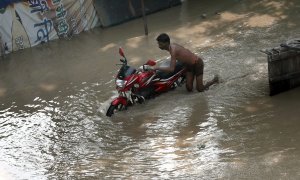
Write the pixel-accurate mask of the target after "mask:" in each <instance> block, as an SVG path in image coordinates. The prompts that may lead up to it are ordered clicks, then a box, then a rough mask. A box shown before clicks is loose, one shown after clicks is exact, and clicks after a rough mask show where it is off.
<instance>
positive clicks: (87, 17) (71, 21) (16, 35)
mask: <svg viewBox="0 0 300 180" xmlns="http://www.w3.org/2000/svg"><path fill="white" fill-rule="evenodd" d="M6 2H8V3H6V4H0V5H1V6H0V7H1V9H0V55H3V54H4V53H9V52H13V51H17V50H20V49H24V48H28V47H33V46H36V45H38V44H41V43H47V42H49V41H51V40H54V39H58V38H63V37H70V36H72V35H74V34H79V33H80V32H82V31H86V30H89V29H92V28H94V27H96V26H98V25H99V19H98V17H97V15H96V10H95V8H94V5H93V0H28V1H21V2H16V1H6Z"/></svg>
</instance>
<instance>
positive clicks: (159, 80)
mask: <svg viewBox="0 0 300 180" xmlns="http://www.w3.org/2000/svg"><path fill="white" fill-rule="evenodd" d="M119 54H120V56H121V57H122V58H123V59H122V58H121V59H120V62H121V64H117V65H121V67H120V69H119V71H118V73H117V75H116V79H115V83H116V89H117V91H118V93H119V96H118V97H116V98H115V99H113V100H112V102H111V103H110V106H109V108H108V110H107V112H106V116H108V117H111V116H112V115H113V114H114V113H115V111H121V110H126V109H127V107H128V106H132V105H134V104H136V103H139V104H142V103H143V102H145V100H146V99H150V98H153V97H155V96H157V95H159V94H161V93H164V92H167V91H169V90H171V89H175V88H176V87H178V86H181V85H182V84H183V83H184V80H185V72H186V70H185V68H184V66H183V64H182V63H179V62H177V63H176V67H175V70H174V72H172V73H166V72H162V71H157V70H153V68H152V67H153V66H155V65H156V62H155V61H154V60H151V59H149V60H148V61H147V62H146V63H145V64H143V65H142V66H141V67H140V68H138V69H135V68H134V67H131V66H129V65H128V63H127V62H128V61H127V59H126V57H125V54H124V50H123V49H122V48H119ZM168 63H170V62H168V61H167V62H165V63H163V64H162V65H166V64H168Z"/></svg>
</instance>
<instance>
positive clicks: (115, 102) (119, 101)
mask: <svg viewBox="0 0 300 180" xmlns="http://www.w3.org/2000/svg"><path fill="white" fill-rule="evenodd" d="M127 102H128V101H127V98H125V97H122V96H119V97H117V98H116V99H114V100H113V101H112V102H111V105H114V106H116V105H118V104H123V105H124V106H127V104H128V103H127Z"/></svg>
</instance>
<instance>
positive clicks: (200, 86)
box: [196, 74, 218, 92]
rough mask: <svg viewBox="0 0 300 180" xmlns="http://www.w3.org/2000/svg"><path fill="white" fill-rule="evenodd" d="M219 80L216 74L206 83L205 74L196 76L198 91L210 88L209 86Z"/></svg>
mask: <svg viewBox="0 0 300 180" xmlns="http://www.w3.org/2000/svg"><path fill="white" fill-rule="evenodd" d="M217 82H218V76H215V77H214V78H213V79H212V80H211V81H208V82H207V83H206V84H205V85H204V84H203V74H201V75H199V76H196V86H197V91H199V92H203V91H205V90H208V88H209V86H211V85H213V84H215V83H217Z"/></svg>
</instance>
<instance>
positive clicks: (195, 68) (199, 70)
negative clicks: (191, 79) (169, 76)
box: [185, 58, 204, 76]
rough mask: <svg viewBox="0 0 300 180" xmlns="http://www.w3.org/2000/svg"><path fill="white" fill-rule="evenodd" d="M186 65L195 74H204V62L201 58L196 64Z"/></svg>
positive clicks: (188, 70)
mask: <svg viewBox="0 0 300 180" xmlns="http://www.w3.org/2000/svg"><path fill="white" fill-rule="evenodd" d="M185 67H186V70H187V72H191V73H193V75H195V76H200V75H203V69H204V64H203V61H202V59H200V58H199V59H198V60H197V61H196V62H195V64H192V65H186V66H185Z"/></svg>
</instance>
